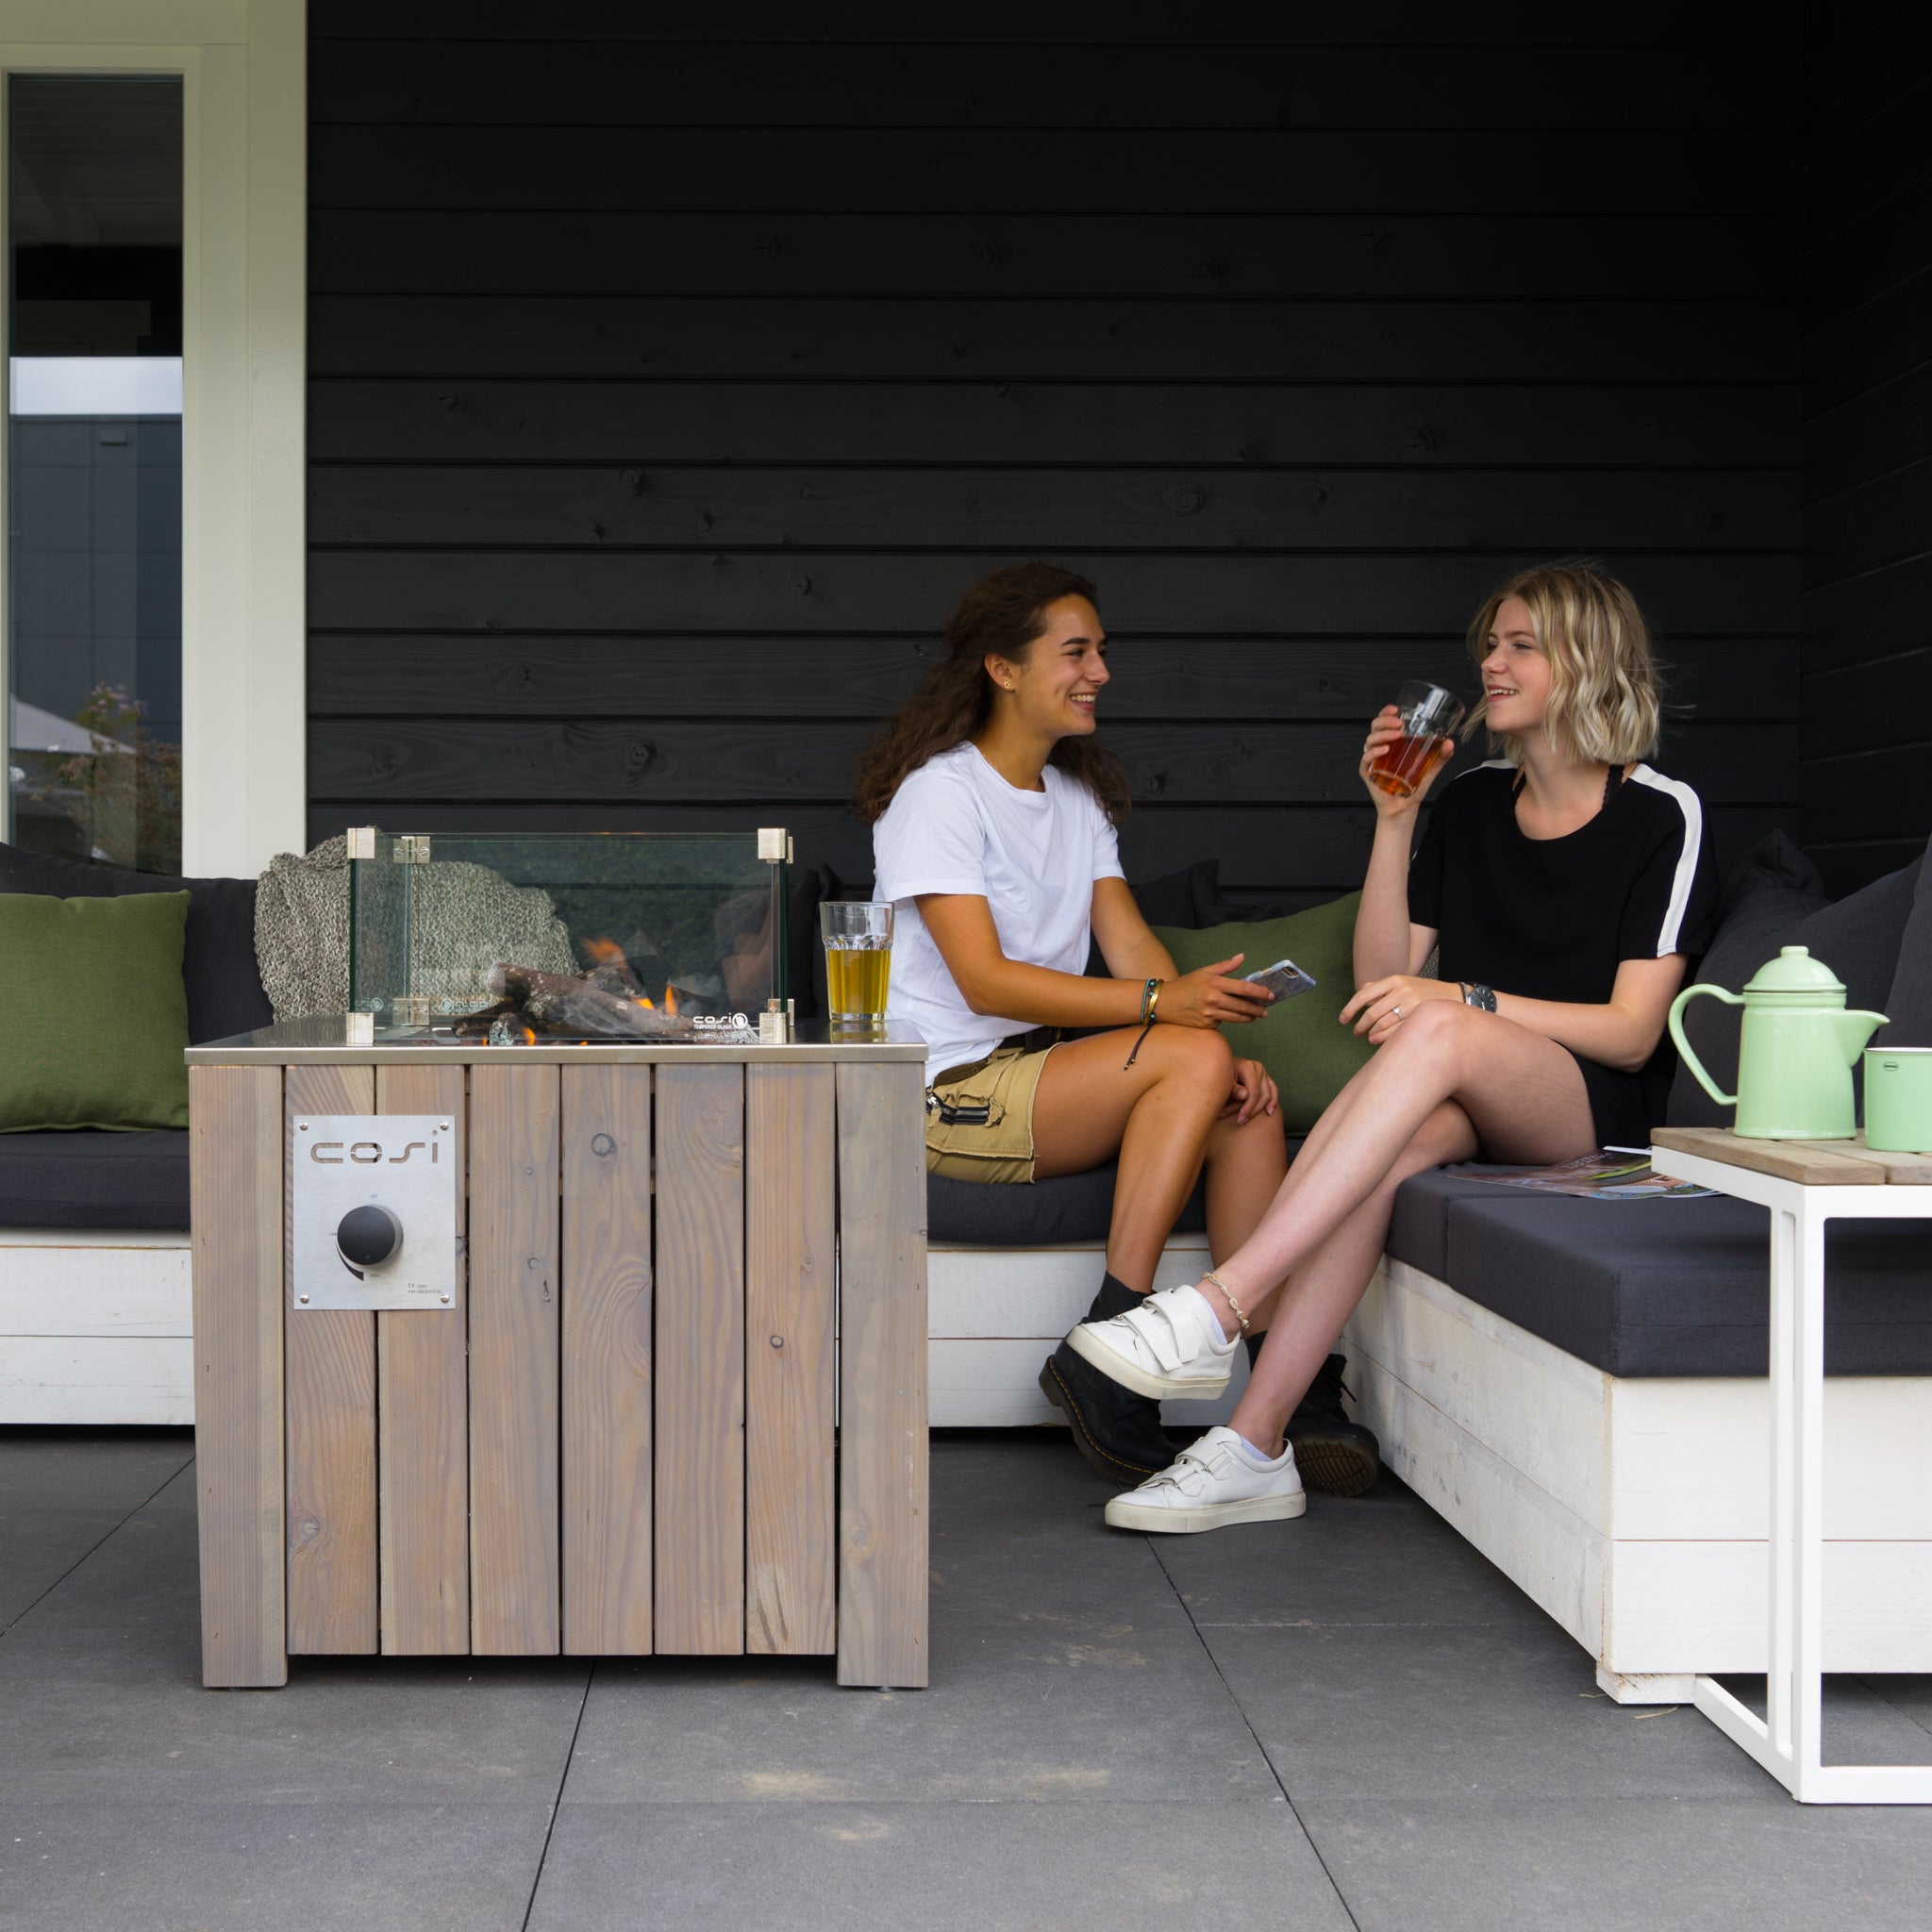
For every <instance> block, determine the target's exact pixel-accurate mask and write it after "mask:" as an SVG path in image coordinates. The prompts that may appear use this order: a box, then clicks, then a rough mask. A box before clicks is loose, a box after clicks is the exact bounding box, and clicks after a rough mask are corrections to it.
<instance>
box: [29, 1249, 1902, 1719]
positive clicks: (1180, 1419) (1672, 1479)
mask: <svg viewBox="0 0 1932 1932" xmlns="http://www.w3.org/2000/svg"><path fill="white" fill-rule="evenodd" d="M1103 1258H1104V1250H1103V1248H1102V1246H1101V1244H1100V1243H1098V1242H1078V1243H1067V1244H1062V1245H1055V1246H1041V1247H1032V1248H994V1247H978V1246H969V1245H965V1244H960V1243H945V1242H940V1243H935V1244H934V1246H933V1248H932V1249H931V1255H930V1274H929V1284H930V1286H929V1304H928V1332H929V1335H930V1337H931V1344H930V1347H931V1353H930V1363H931V1420H932V1424H933V1425H934V1426H935V1427H939V1428H1015V1427H1027V1426H1034V1425H1061V1426H1063V1425H1064V1418H1063V1417H1061V1416H1060V1414H1059V1413H1058V1410H1056V1409H1054V1408H1052V1407H1049V1406H1048V1405H1047V1403H1046V1401H1045V1399H1044V1398H1043V1397H1042V1396H1041V1393H1040V1391H1039V1388H1038V1386H1037V1383H1036V1379H1035V1378H1036V1377H1037V1376H1038V1374H1039V1373H1040V1366H1041V1362H1042V1361H1043V1360H1044V1359H1045V1357H1046V1355H1047V1354H1048V1352H1049V1351H1050V1350H1051V1348H1052V1347H1053V1345H1054V1343H1055V1342H1056V1341H1058V1338H1059V1337H1060V1336H1061V1335H1062V1334H1064V1333H1065V1331H1066V1330H1067V1328H1068V1327H1070V1326H1071V1325H1072V1324H1074V1322H1076V1321H1078V1320H1079V1319H1080V1317H1081V1316H1082V1315H1083V1314H1084V1313H1085V1312H1086V1309H1087V1305H1088V1302H1089V1300H1090V1299H1091V1295H1092V1293H1093V1291H1094V1289H1095V1287H1096V1285H1097V1284H1098V1282H1099V1279H1100V1274H1101V1269H1102V1263H1103ZM1206 1261H1207V1237H1206V1236H1205V1235H1200V1234H1183V1235H1177V1236H1175V1237H1174V1240H1173V1241H1172V1242H1171V1243H1170V1244H1169V1247H1168V1249H1167V1252H1166V1254H1165V1255H1164V1257H1162V1261H1161V1266H1160V1271H1159V1275H1158V1284H1157V1285H1158V1286H1161V1287H1167V1286H1170V1285H1172V1284H1173V1283H1174V1282H1177V1281H1186V1280H1189V1279H1191V1278H1192V1277H1193V1276H1194V1275H1196V1274H1199V1273H1200V1271H1201V1269H1202V1268H1203V1266H1204V1265H1205V1264H1206ZM1342 1346H1343V1348H1344V1349H1345V1350H1346V1352H1347V1354H1348V1357H1349V1363H1350V1373H1349V1381H1350V1385H1351V1387H1352V1388H1353V1389H1354V1391H1356V1394H1357V1398H1358V1400H1357V1412H1358V1413H1359V1414H1360V1415H1361V1417H1362V1419H1363V1420H1364V1421H1366V1422H1367V1423H1368V1424H1370V1425H1371V1426H1372V1427H1373V1428H1374V1430H1375V1431H1376V1433H1377V1434H1378V1435H1379V1436H1380V1437H1381V1439H1382V1450H1383V1457H1384V1459H1385V1460H1386V1461H1387V1463H1388V1464H1389V1466H1390V1468H1391V1470H1392V1471H1393V1472H1394V1473H1395V1474H1397V1475H1398V1476H1400V1477H1401V1478H1402V1480H1403V1481H1404V1482H1406V1483H1407V1484H1408V1486H1409V1487H1410V1488H1411V1489H1413V1490H1414V1491H1416V1492H1417V1493H1418V1494H1419V1495H1420V1496H1422V1497H1423V1499H1424V1501H1425V1502H1427V1503H1428V1504H1429V1505H1430V1506H1431V1507H1433V1508H1434V1509H1436V1510H1437V1511H1438V1512H1439V1513H1440V1514H1441V1516H1442V1517H1444V1518H1445V1519H1446V1520H1447V1521H1448V1522H1449V1523H1450V1524H1452V1525H1453V1526H1454V1527H1455V1528H1456V1529H1457V1531H1458V1532H1459V1533H1460V1534H1461V1535H1462V1536H1463V1537H1464V1538H1466V1539H1467V1540H1468V1541H1470V1542H1471V1543H1472V1544H1474V1547H1475V1548H1476V1549H1478V1550H1479V1551H1481V1553H1482V1554H1483V1555H1484V1556H1485V1557H1488V1558H1489V1559H1490V1561H1491V1562H1492V1563H1494V1564H1495V1565H1496V1567H1497V1568H1498V1569H1499V1570H1501V1571H1502V1572H1503V1573H1504V1574H1505V1575H1507V1577H1508V1578H1509V1579H1510V1580H1511V1581H1512V1582H1513V1583H1515V1584H1516V1585H1517V1586H1518V1587H1519V1588H1520V1589H1521V1590H1523V1591H1524V1592H1525V1593H1526V1594H1527V1595H1528V1596H1529V1597H1530V1598H1531V1599H1532V1600H1533V1601H1534V1602H1535V1603H1536V1604H1537V1605H1538V1606H1539V1607H1541V1609H1543V1610H1544V1611H1545V1612H1546V1613H1547V1614H1548V1615H1549V1616H1551V1617H1552V1618H1554V1619H1555V1620H1556V1622H1557V1623H1558V1624H1561V1625H1562V1627H1563V1628H1564V1629H1565V1630H1567V1631H1568V1632H1569V1633H1570V1634H1571V1636H1572V1637H1574V1638H1575V1640H1576V1641H1577V1642H1578V1643H1580V1644H1581V1645H1582V1646H1583V1648H1584V1649H1585V1650H1586V1651H1587V1652H1588V1653H1589V1654H1590V1656H1591V1657H1592V1658H1593V1659H1594V1661H1595V1664H1596V1673H1597V1681H1598V1683H1599V1684H1600V1685H1601V1686H1602V1687H1603V1689H1604V1690H1605V1691H1607V1693H1608V1694H1609V1695H1610V1696H1612V1697H1614V1698H1616V1699H1617V1700H1618V1701H1619V1702H1622V1703H1629V1704H1654V1703H1680V1702H1686V1701H1688V1700H1689V1697H1690V1694H1691V1676H1692V1675H1693V1674H1696V1673H1698V1672H1705V1673H1712V1674H1716V1673H1728V1672H1743V1673H1749V1672H1761V1671H1762V1670H1763V1669H1764V1666H1765V1602H1766V1588H1767V1569H1766V1565H1767V1562H1768V1557H1767V1551H1768V1547H1769V1546H1768V1543H1767V1541H1766V1528H1767V1512H1768V1478H1767V1469H1768V1451H1767V1447H1766V1443H1767V1428H1768V1410H1767V1406H1766V1386H1767V1385H1766V1383H1765V1382H1764V1381H1762V1380H1758V1379H1753V1378H1748V1377H1696V1378H1684V1379H1661V1378H1651V1377H1642V1378H1633V1377H1619V1376H1614V1375H1608V1374H1604V1373H1603V1372H1602V1371H1600V1370H1598V1369H1595V1368H1592V1367H1591V1366H1590V1364H1588V1363H1587V1362H1583V1361H1579V1360H1578V1359H1577V1358H1576V1357H1574V1356H1571V1355H1568V1354H1566V1353H1565V1352H1564V1351H1563V1350H1561V1349H1559V1348H1557V1347H1555V1346H1554V1345H1552V1344H1551V1343H1550V1342H1547V1341H1543V1340H1542V1339H1541V1337H1540V1336H1536V1335H1532V1334H1531V1333H1529V1332H1528V1331H1527V1330H1526V1329H1524V1328H1521V1327H1519V1326H1517V1324H1514V1323H1512V1322H1508V1321H1506V1320H1504V1319H1503V1318H1502V1317H1501V1316H1498V1315H1495V1314H1493V1313H1491V1311H1490V1310H1489V1309H1487V1308H1484V1307H1480V1306H1479V1305H1478V1304H1476V1303H1475V1302H1473V1301H1472V1300H1470V1299H1469V1297H1467V1296H1466V1295H1463V1294H1460V1293H1458V1292H1457V1291H1456V1290H1455V1289H1453V1288H1451V1287H1449V1286H1448V1284H1447V1283H1445V1282H1441V1281H1438V1280H1436V1279H1435V1278H1433V1277H1432V1276H1430V1275H1428V1274H1424V1273H1423V1272H1422V1271H1421V1270H1420V1269H1417V1268H1413V1267H1410V1266H1408V1265H1407V1264H1406V1263H1403V1262H1400V1261H1393V1260H1391V1261H1387V1262H1385V1264H1384V1266H1383V1268H1382V1270H1381V1271H1380V1272H1379V1273H1378V1274H1377V1275H1376V1278H1375V1281H1374V1285H1373V1286H1372V1287H1371V1289H1370V1291H1369V1293H1368V1295H1367V1296H1366V1297H1365V1299H1364V1300H1363V1303H1362V1306H1361V1307H1360V1308H1359V1309H1358V1310H1357V1314H1356V1317H1355V1320H1354V1321H1353V1322H1352V1323H1351V1324H1349V1329H1348V1333H1347V1335H1346V1337H1345V1338H1344V1341H1343V1342H1342ZM192 1361H193V1341H192V1331H191V1324H190V1318H189V1238H188V1237H187V1236H186V1235H184V1234H175V1233H158V1234H142V1233H108V1234H92V1233H82V1232H73V1233H69V1232H64V1231H63V1232H58V1233H51V1232H42V1231H34V1230H25V1231H12V1232H5V1231H0V1422H7V1423H66V1424H184V1423H189V1422H192V1419H193V1376H192ZM1245 1373H1246V1363H1245V1359H1244V1358H1241V1357H1238V1361H1237V1374H1236V1381H1235V1385H1234V1387H1233V1388H1232V1389H1231V1390H1230V1391H1229V1392H1228V1394H1227V1395H1226V1396H1225V1397H1224V1398H1223V1399H1222V1400H1221V1401H1220V1402H1218V1403H1212V1404H1208V1403H1191V1404H1170V1405H1169V1406H1168V1409H1167V1419H1168V1421H1169V1423H1170V1424H1171V1425H1174V1426H1177V1427H1186V1426H1203V1425H1205V1424H1208V1422H1212V1421H1218V1420H1223V1419H1224V1418H1225V1416H1226V1414H1227V1412H1228V1411H1229V1410H1230V1409H1231V1407H1233V1401H1234V1397H1235V1395H1236V1394H1237V1393H1238V1392H1239V1390H1240V1387H1241V1381H1242V1380H1243V1379H1244V1378H1245ZM1826 1421H1827V1428H1828V1430H1829V1435H1828V1441H1829V1444H1830V1448H1829V1453H1828V1459H1827V1462H1826V1495H1825V1509H1826V1525H1827V1526H1826V1535H1827V1539H1828V1545H1827V1568H1826V1574H1825V1604H1826V1617H1827V1625H1828V1636H1827V1640H1826V1646H1825V1658H1824V1661H1825V1668H1826V1669H1827V1670H1831V1671H1846V1672H1870V1673H1890V1672H1911V1673H1916V1672H1927V1671H1932V1618H1928V1617H1927V1616H1926V1614H1925V1606H1926V1604H1927V1603H1932V1378H1927V1377H1918V1376H1857V1377H1835V1378H1834V1379H1833V1380H1832V1382H1831V1383H1830V1384H1829V1385H1828V1386H1827V1390H1826ZM1330 1507H1341V1508H1346V1507H1350V1506H1349V1505H1348V1504H1346V1503H1337V1504H1334V1505H1332V1506H1330Z"/></svg>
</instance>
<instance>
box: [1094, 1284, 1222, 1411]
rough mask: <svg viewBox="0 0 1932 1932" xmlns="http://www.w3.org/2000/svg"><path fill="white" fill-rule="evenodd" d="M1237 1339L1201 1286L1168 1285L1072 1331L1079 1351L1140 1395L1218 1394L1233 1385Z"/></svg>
mask: <svg viewBox="0 0 1932 1932" xmlns="http://www.w3.org/2000/svg"><path fill="white" fill-rule="evenodd" d="M1239 1340H1240V1338H1239V1337H1237V1338H1236V1340H1235V1341H1223V1340H1222V1339H1221V1325H1220V1324H1219V1323H1217V1322H1216V1321H1215V1319H1214V1313H1213V1310H1212V1309H1211V1308H1209V1307H1208V1304H1207V1302H1206V1301H1205V1300H1203V1299H1202V1296H1201V1294H1200V1292H1199V1291H1197V1290H1196V1289H1193V1288H1191V1287H1182V1288H1164V1289H1162V1290H1161V1291H1160V1292H1159V1293H1158V1294H1150V1295H1144V1296H1142V1297H1141V1306H1140V1307H1137V1308H1129V1309H1128V1310H1127V1311H1126V1313H1125V1314H1124V1315H1115V1316H1114V1317H1113V1318H1112V1320H1111V1321H1107V1322H1082V1323H1081V1324H1080V1325H1079V1326H1078V1327H1077V1328H1075V1329H1074V1332H1073V1333H1072V1334H1071V1335H1069V1336H1068V1337H1067V1341H1068V1343H1069V1345H1070V1346H1071V1347H1072V1348H1073V1351H1074V1354H1075V1355H1077V1356H1079V1357H1082V1358H1083V1359H1085V1360H1087V1361H1090V1362H1091V1363H1092V1364H1093V1366H1094V1367H1095V1368H1096V1369H1098V1370H1099V1371H1100V1373H1101V1374H1103V1375H1111V1376H1112V1377H1113V1379H1114V1380H1115V1381H1116V1382H1118V1383H1119V1384H1120V1385H1121V1387H1122V1388H1124V1389H1131V1390H1132V1391H1134V1393H1135V1394H1136V1395H1151V1396H1153V1397H1154V1398H1155V1399H1156V1400H1157V1401H1158V1400H1160V1399H1161V1398H1162V1397H1164V1396H1174V1395H1181V1396H1190V1395H1191V1396H1215V1395H1219V1394H1220V1393H1221V1391H1223V1390H1224V1389H1225V1388H1226V1387H1227V1372H1228V1366H1229V1364H1230V1363H1232V1361H1233V1360H1234V1352H1235V1347H1236V1343H1237V1342H1238V1341H1239Z"/></svg>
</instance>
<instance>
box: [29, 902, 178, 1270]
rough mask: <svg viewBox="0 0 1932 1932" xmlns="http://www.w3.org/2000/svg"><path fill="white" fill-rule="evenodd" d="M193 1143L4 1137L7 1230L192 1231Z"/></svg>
mask: <svg viewBox="0 0 1932 1932" xmlns="http://www.w3.org/2000/svg"><path fill="white" fill-rule="evenodd" d="M68 896H69V897H70V898H79V897H81V896H83V895H82V894H80V893H77V892H71V893H69V894H68ZM188 1141H189V1136H188V1133H187V1130H186V1129H185V1128H175V1129H163V1130H160V1131H157V1132H155V1133H142V1134H109V1133H97V1132H94V1131H92V1130H91V1129H89V1128H81V1129H80V1130H79V1131H77V1132H72V1133H64V1134H0V1227H69V1228H72V1227H85V1228H96V1227H115V1228H130V1227H140V1228H149V1227H163V1228H180V1229H182V1230H183V1231H184V1232H185V1231H186V1229H187V1226H188Z"/></svg>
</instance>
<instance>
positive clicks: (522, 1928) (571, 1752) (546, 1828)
mask: <svg viewBox="0 0 1932 1932" xmlns="http://www.w3.org/2000/svg"><path fill="white" fill-rule="evenodd" d="M597 1663H598V1659H597V1658H595V1657H592V1658H591V1668H590V1669H589V1670H588V1671H586V1672H585V1673H584V1694H583V1695H582V1696H581V1697H580V1698H579V1699H578V1700H577V1716H576V1722H575V1724H572V1726H571V1728H570V1744H569V1747H568V1748H567V1749H566V1750H565V1752H564V1754H563V1768H562V1769H561V1770H560V1771H559V1772H558V1774H557V1795H556V1796H555V1797H554V1798H552V1799H551V1801H550V1816H549V1818H548V1819H547V1820H545V1822H544V1825H543V1842H542V1844H541V1847H540V1848H539V1850H538V1853H537V1869H536V1870H535V1871H534V1872H532V1873H531V1874H530V1895H529V1897H528V1898H526V1899H525V1901H524V1916H523V1918H522V1919H521V1920H520V1921H519V1922H518V1924H519V1932H530V1914H531V1913H532V1912H534V1911H535V1910H536V1909H537V1892H538V1890H539V1888H540V1887H541V1885H542V1883H543V1867H544V1865H545V1864H546V1863H547V1862H548V1860H549V1857H550V1840H551V1839H552V1838H553V1837H554V1836H555V1835H556V1832H557V1815H558V1812H559V1811H561V1810H562V1809H563V1794H564V1790H565V1789H566V1788H567V1787H568V1786H569V1784H570V1769H571V1766H572V1765H573V1764H574V1763H575V1761H576V1755H577V1739H578V1738H579V1737H581V1736H582V1735H583V1729H584V1712H585V1711H586V1710H588V1709H589V1708H590V1704H591V1686H592V1685H593V1684H594V1683H595V1682H596V1681H597Z"/></svg>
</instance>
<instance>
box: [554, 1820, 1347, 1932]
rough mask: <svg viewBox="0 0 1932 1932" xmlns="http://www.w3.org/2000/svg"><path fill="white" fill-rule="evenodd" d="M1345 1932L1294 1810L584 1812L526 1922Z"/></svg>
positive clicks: (561, 1925)
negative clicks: (644, 1912)
mask: <svg viewBox="0 0 1932 1932" xmlns="http://www.w3.org/2000/svg"><path fill="white" fill-rule="evenodd" d="M644 1901H648V1902H649V1905H650V1908H651V1912H652V1917H651V1920H650V1923H651V1924H663V1925H675V1926H679V1927H690V1928H691V1932H710V1928H718V1932H742V1928H744V1927H748V1926H758V1927H766V1926H769V1927H783V1928H784V1932H818V1928H821V1927H837V1928H839V1932H851V1928H853V1927H871V1926H880V1927H886V1928H890V1932H987V1928H990V1927H996V1928H998V1932H1088V1928H1092V1932H1175V1928H1176V1927H1181V1926H1196V1927H1204V1928H1218V1927H1223V1926H1255V1927H1257V1928H1258V1927H1264V1926H1265V1927H1266V1928H1267V1932H1348V1924H1349V1922H1348V1917H1347V1914H1346V1913H1345V1912H1344V1911H1343V1910H1342V1908H1341V1904H1340V1903H1339V1901H1338V1900H1337V1898H1336V1896H1335V1892H1334V1890H1333V1888H1332V1887H1331V1886H1330V1885H1329V1883H1328V1880H1327V1877H1326V1875H1325V1874H1324V1873H1323V1870H1322V1867H1321V1864H1320V1862H1319V1860H1318V1859H1317V1858H1316V1857H1315V1856H1314V1854H1313V1853H1312V1852H1311V1851H1310V1850H1309V1847H1308V1842H1307V1838H1306V1837H1305V1836H1304V1835H1303V1833H1302V1831H1301V1828H1300V1827H1299V1825H1298V1824H1296V1823H1295V1819H1294V1816H1293V1814H1292V1813H1291V1811H1290V1810H1289V1808H1288V1807H1287V1806H1286V1805H1283V1804H1281V1803H1279V1802H1278V1801H1277V1802H1275V1803H1274V1804H1269V1803H1265V1802H1264V1803H1259V1804H1253V1805H1229V1804H1224V1803H1200V1804H1193V1805H1188V1806H1185V1807H1180V1806H1158V1807H1157V1806H1147V1805H1128V1804H1090V1805H1077V1806H1074V1805H943V1806H935V1805H772V1806H768V1807H758V1809H756V1810H749V1811H748V1810H747V1808H746V1807H743V1806H741V1805H652V1806H648V1807H630V1806H603V1805H572V1804H570V1803H569V1802H568V1801H566V1803H565V1804H564V1806H563V1807H562V1808H561V1809H560V1810H559V1812H558V1819H557V1826H556V1829H555V1831H554V1832H553V1833H552V1834H551V1840H550V1851H549V1855H548V1857H546V1858H545V1860H544V1864H543V1876H542V1879H541V1882H540V1884H539V1885H538V1888H537V1899H536V1905H535V1908H534V1910H533V1911H532V1912H531V1915H530V1932H584V1928H586V1927H590V1926H601V1925H625V1926H631V1925H637V1924H641V1923H643V1921H642V1920H641V1916H640V1909H639V1908H640V1905H641V1902H644Z"/></svg>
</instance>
